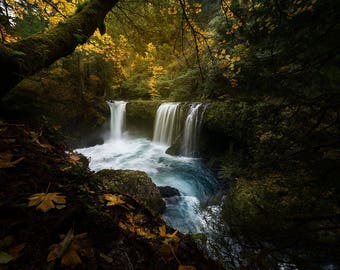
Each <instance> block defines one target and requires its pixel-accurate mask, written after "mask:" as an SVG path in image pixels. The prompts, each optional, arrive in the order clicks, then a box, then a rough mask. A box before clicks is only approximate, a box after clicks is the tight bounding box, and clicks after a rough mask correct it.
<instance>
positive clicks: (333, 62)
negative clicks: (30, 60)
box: [0, 0, 340, 269]
mask: <svg viewBox="0 0 340 270" xmlns="http://www.w3.org/2000/svg"><path fill="white" fill-rule="evenodd" d="M82 6H83V4H82V3H78V1H55V0H52V1H40V0H37V1H33V0H32V1H19V0H7V1H5V0H3V1H1V3H0V21H1V28H0V31H1V44H6V43H11V42H14V41H16V40H20V39H22V38H25V37H27V36H29V35H31V34H33V33H35V32H38V31H41V30H42V29H45V28H46V27H52V26H53V25H56V24H58V23H60V22H61V23H62V20H64V18H65V17H67V16H69V15H70V14H72V13H73V12H75V11H76V10H79V9H81V8H82ZM339 13H340V10H339V5H338V4H337V3H336V2H335V1H332V0H323V1H321V0H222V1H186V0H178V1H173V0H161V1H140V2H134V1H132V2H129V1H120V2H119V3H118V4H117V6H116V7H115V8H114V9H113V10H112V12H111V13H110V14H109V15H108V16H107V18H106V20H105V25H106V34H104V35H100V32H101V33H103V32H104V28H105V27H104V26H100V27H99V31H96V33H95V34H94V36H92V37H91V38H90V39H89V41H88V42H87V43H86V44H84V45H81V46H79V47H78V48H77V49H76V51H75V53H74V54H73V55H71V56H68V57H66V58H64V59H61V60H59V62H57V63H55V64H54V65H53V66H52V67H51V68H50V69H49V71H45V72H43V73H41V74H40V77H39V80H40V81H43V80H44V79H45V82H46V81H47V83H48V82H51V79H52V81H53V80H54V81H57V80H61V78H65V74H67V78H72V79H70V80H69V81H68V82H69V83H70V84H71V86H70V89H72V87H73V89H74V90H73V91H74V93H76V94H75V95H74V96H73V98H74V99H77V100H79V101H80V103H84V104H87V103H86V101H89V100H96V101H98V99H95V98H94V97H100V98H110V99H111V98H112V99H113V98H117V99H118V98H119V99H120V98H122V99H154V100H155V99H156V100H157V99H158V100H163V99H164V100H177V101H182V100H185V101H192V100H195V101H196V100H205V101H209V102H211V105H210V106H209V108H208V110H207V114H206V119H205V122H204V131H205V134H208V135H207V136H206V137H205V142H203V143H202V147H203V151H202V153H204V155H205V157H207V158H210V162H211V163H212V164H213V166H214V167H215V168H216V169H217V170H218V171H219V176H220V178H221V179H222V180H224V181H226V182H227V183H228V189H226V190H225V193H226V194H227V196H226V197H225V198H226V199H225V200H224V202H223V210H222V216H221V219H220V220H219V222H220V223H219V224H217V226H218V228H219V229H220V230H221V231H222V233H223V235H222V236H221V237H220V239H219V241H221V242H222V244H221V245H224V246H225V247H228V246H229V247H230V246H235V245H239V246H240V247H241V250H242V252H240V254H238V256H239V257H237V258H231V256H230V253H231V252H229V253H222V258H221V260H224V261H225V262H226V263H227V264H228V266H229V267H234V268H235V269H237V268H238V267H248V268H249V269H276V268H279V267H280V266H282V263H287V264H289V263H293V264H294V265H296V266H297V267H299V269H300V268H301V269H314V268H315V269H318V268H320V265H322V264H327V263H332V262H334V263H339V262H338V261H337V260H338V259H339V258H337V257H336V254H335V252H336V250H339V230H340V227H339V224H340V222H339V218H340V216H339V215H340V212H339V189H340V186H339V181H338V179H339V177H340V171H339V168H340V162H339V160H340V154H339V149H340V139H339V138H340V136H339V135H340V132H339V128H340V126H339V123H340V121H339V115H340V92H339V83H340V69H339V61H340V59H339V56H338V50H339V42H338V40H339V38H338V37H339V34H340V26H339V22H338V18H339V17H340V16H339V15H340V14H339ZM79 38H81V37H79ZM36 76H39V74H38V75H36ZM46 78H47V79H50V80H46ZM55 78H57V79H55ZM26 85H27V82H26ZM47 87H48V88H52V89H53V87H55V88H57V87H58V85H56V84H53V85H52V84H51V83H49V84H48V86H47ZM44 94H46V93H44ZM209 134H214V136H213V137H212V136H211V135H210V137H209ZM212 138H213V139H212ZM226 236H228V238H226ZM229 237H230V238H231V239H233V241H231V242H230V241H229ZM226 239H227V240H228V241H225V240H226ZM321 251H322V252H321ZM228 254H229V255H228ZM220 255H221V253H220ZM287 267H290V266H289V265H287Z"/></svg>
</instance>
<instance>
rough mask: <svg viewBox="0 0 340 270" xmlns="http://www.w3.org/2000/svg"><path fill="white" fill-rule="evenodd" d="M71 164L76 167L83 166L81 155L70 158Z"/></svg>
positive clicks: (73, 155)
mask: <svg viewBox="0 0 340 270" xmlns="http://www.w3.org/2000/svg"><path fill="white" fill-rule="evenodd" d="M69 162H71V163H72V164H74V165H78V164H81V162H80V155H77V154H72V155H70V156H69Z"/></svg>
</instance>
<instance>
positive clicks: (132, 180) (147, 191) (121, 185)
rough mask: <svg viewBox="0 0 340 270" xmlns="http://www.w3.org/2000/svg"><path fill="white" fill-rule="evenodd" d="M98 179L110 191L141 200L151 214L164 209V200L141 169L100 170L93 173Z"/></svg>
mask: <svg viewBox="0 0 340 270" xmlns="http://www.w3.org/2000/svg"><path fill="white" fill-rule="evenodd" d="M95 177H96V179H97V180H98V181H100V182H102V183H103V184H104V186H105V187H106V188H107V189H109V190H111V192H112V193H121V194H127V195H129V196H131V197H133V198H135V199H136V200H137V201H139V202H141V203H142V204H143V205H144V206H145V207H146V208H147V209H148V210H149V211H150V212H151V213H152V214H153V215H155V216H157V215H159V214H161V213H162V212H163V211H164V207H165V204H164V201H163V200H162V198H161V194H160V192H159V190H158V188H157V187H156V185H155V184H154V183H153V182H152V180H151V178H150V177H149V176H148V175H147V174H146V173H145V172H142V171H132V170H102V171H99V172H97V173H96V174H95Z"/></svg>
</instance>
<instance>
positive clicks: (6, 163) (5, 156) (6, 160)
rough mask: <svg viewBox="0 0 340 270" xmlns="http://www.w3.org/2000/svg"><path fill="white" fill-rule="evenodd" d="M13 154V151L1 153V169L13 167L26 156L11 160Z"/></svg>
mask: <svg viewBox="0 0 340 270" xmlns="http://www.w3.org/2000/svg"><path fill="white" fill-rule="evenodd" d="M12 157H13V154H12V152H11V151H6V152H2V153H0V169H5V168H11V167H14V166H15V165H16V164H18V163H19V162H20V161H22V160H23V159H24V157H21V158H18V159H16V160H14V161H11V159H12Z"/></svg>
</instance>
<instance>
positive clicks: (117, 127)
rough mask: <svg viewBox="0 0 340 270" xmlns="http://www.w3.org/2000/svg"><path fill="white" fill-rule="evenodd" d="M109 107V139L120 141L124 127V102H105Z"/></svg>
mask: <svg viewBox="0 0 340 270" xmlns="http://www.w3.org/2000/svg"><path fill="white" fill-rule="evenodd" d="M107 104H108V105H109V107H110V113H111V119H110V128H111V138H112V139H120V138H121V137H122V133H123V128H124V125H125V107H126V102H125V101H107Z"/></svg>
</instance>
